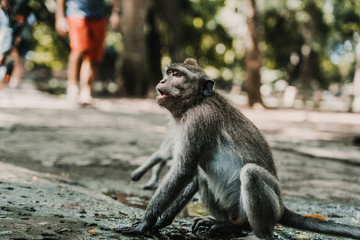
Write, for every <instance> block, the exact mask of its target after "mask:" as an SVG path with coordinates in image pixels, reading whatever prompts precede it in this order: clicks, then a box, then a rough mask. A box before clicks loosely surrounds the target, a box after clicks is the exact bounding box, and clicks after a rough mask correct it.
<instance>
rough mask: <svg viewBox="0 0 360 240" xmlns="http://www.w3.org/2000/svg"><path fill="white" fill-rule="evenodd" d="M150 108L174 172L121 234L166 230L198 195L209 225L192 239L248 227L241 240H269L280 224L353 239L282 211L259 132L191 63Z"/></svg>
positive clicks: (166, 83)
mask: <svg viewBox="0 0 360 240" xmlns="http://www.w3.org/2000/svg"><path fill="white" fill-rule="evenodd" d="M163 76H164V77H163V79H162V80H161V81H160V82H159V83H158V84H157V86H156V90H157V97H156V102H157V103H158V104H159V105H160V106H162V107H164V108H166V109H167V110H168V111H169V113H170V115H171V116H172V118H171V122H172V123H171V128H170V129H171V134H172V139H173V154H172V156H173V164H172V166H171V168H170V170H169V172H168V173H167V174H166V176H165V178H164V179H163V181H162V182H161V183H160V186H159V187H158V189H157V190H156V192H155V194H154V195H153V197H152V199H151V200H150V202H149V204H148V207H147V209H146V211H145V215H144V217H143V219H142V220H141V221H140V222H136V223H134V224H133V225H132V226H120V227H118V228H115V229H114V230H115V231H116V232H119V233H122V234H146V233H147V232H149V231H152V230H156V229H160V228H163V227H166V226H168V225H170V224H171V223H172V221H173V219H174V218H175V216H176V215H177V214H178V213H179V212H180V211H181V209H182V208H183V207H184V206H186V204H187V203H188V202H189V201H190V199H191V198H192V196H193V195H194V194H195V193H196V192H199V194H200V196H201V199H202V201H203V203H204V206H205V207H206V209H207V210H208V211H209V213H210V215H211V218H209V217H204V218H200V219H195V221H194V223H193V225H192V231H193V232H197V231H198V230H199V228H200V227H202V226H208V227H209V230H208V231H209V234H225V233H234V232H236V231H242V230H243V229H246V227H250V229H251V231H252V232H253V235H250V236H247V237H245V238H244V239H272V236H273V231H274V227H275V225H276V224H281V225H284V226H288V227H293V228H296V229H299V230H304V231H312V232H317V233H322V234H328V235H334V236H342V237H349V238H355V239H360V227H357V226H350V225H344V224H339V223H334V222H330V221H323V220H320V219H316V218H311V217H306V216H302V215H300V214H297V213H295V212H293V211H291V210H289V209H288V208H287V207H286V206H284V203H283V200H282V195H281V189H280V183H279V180H278V176H277V170H276V166H275V163H274V160H273V156H272V152H271V149H270V146H269V144H268V143H267V141H266V140H265V137H264V136H263V135H262V133H261V132H260V130H259V129H258V128H257V127H256V126H255V125H254V124H253V123H252V122H251V121H250V120H249V119H248V118H246V117H245V116H244V115H243V114H242V113H241V111H240V110H238V109H237V108H235V107H234V106H233V105H232V104H231V103H230V101H229V100H227V99H226V98H225V97H224V96H222V95H221V94H220V93H218V92H217V91H215V90H214V81H213V80H212V79H210V78H209V77H208V75H207V74H206V73H205V71H204V70H203V69H202V68H201V67H200V66H199V65H198V64H197V62H196V60H194V59H191V58H189V59H186V60H185V61H184V62H183V63H171V64H169V65H168V66H166V67H165V69H164V72H163Z"/></svg>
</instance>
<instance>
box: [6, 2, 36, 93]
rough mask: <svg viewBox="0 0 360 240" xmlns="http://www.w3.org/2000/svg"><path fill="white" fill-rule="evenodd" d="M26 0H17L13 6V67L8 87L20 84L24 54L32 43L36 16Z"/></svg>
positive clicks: (23, 66) (23, 68) (23, 70)
mask: <svg viewBox="0 0 360 240" xmlns="http://www.w3.org/2000/svg"><path fill="white" fill-rule="evenodd" d="M28 2H29V1H28V0H17V1H16V5H15V7H14V10H15V13H14V15H15V16H14V18H15V19H14V20H15V26H14V31H15V43H14V44H15V46H14V50H13V51H12V56H13V59H14V69H13V72H12V74H11V78H10V83H9V85H10V87H13V88H15V87H18V86H20V84H21V81H22V78H23V75H24V72H25V56H26V54H27V53H28V51H29V50H30V47H31V45H32V28H33V25H34V24H35V22H36V17H35V14H34V12H33V11H32V9H31V7H30V6H29V5H28Z"/></svg>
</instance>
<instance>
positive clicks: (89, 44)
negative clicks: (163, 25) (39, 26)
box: [55, 0, 120, 105]
mask: <svg viewBox="0 0 360 240" xmlns="http://www.w3.org/2000/svg"><path fill="white" fill-rule="evenodd" d="M112 3H113V6H112V14H111V17H110V23H111V24H112V26H113V27H114V28H119V25H120V17H119V13H120V9H119V2H118V0H113V1H112ZM106 25H107V20H106V14H105V3H104V0H57V9H56V21H55V28H56V30H57V32H58V33H59V34H60V36H62V37H66V35H67V34H68V35H69V38H70V49H71V51H70V55H69V60H68V81H67V89H66V94H67V98H68V100H70V101H77V102H78V103H79V104H81V105H92V97H91V86H92V83H93V81H94V76H95V74H96V70H97V64H98V63H99V62H100V61H101V60H102V57H103V51H104V41H105V34H106ZM78 82H79V85H78ZM79 86H80V88H79Z"/></svg>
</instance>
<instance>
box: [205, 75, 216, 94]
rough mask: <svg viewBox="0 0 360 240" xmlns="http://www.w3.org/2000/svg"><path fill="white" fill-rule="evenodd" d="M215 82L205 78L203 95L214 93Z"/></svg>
mask: <svg viewBox="0 0 360 240" xmlns="http://www.w3.org/2000/svg"><path fill="white" fill-rule="evenodd" d="M214 85H215V82H214V81H213V80H211V79H206V80H205V82H204V88H203V94H204V95H205V96H211V95H212V94H213V93H214Z"/></svg>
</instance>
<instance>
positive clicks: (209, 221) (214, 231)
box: [192, 217, 246, 236]
mask: <svg viewBox="0 0 360 240" xmlns="http://www.w3.org/2000/svg"><path fill="white" fill-rule="evenodd" d="M201 227H208V228H209V229H208V232H209V235H210V236H214V235H215V236H217V235H230V234H235V235H240V236H244V234H243V232H242V231H243V230H246V226H244V227H242V226H241V227H239V226H236V227H235V226H234V225H231V224H230V223H227V222H219V221H216V220H215V219H213V218H211V217H205V218H196V219H195V220H194V223H193V225H192V232H197V231H199V229H200V228H201Z"/></svg>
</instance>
